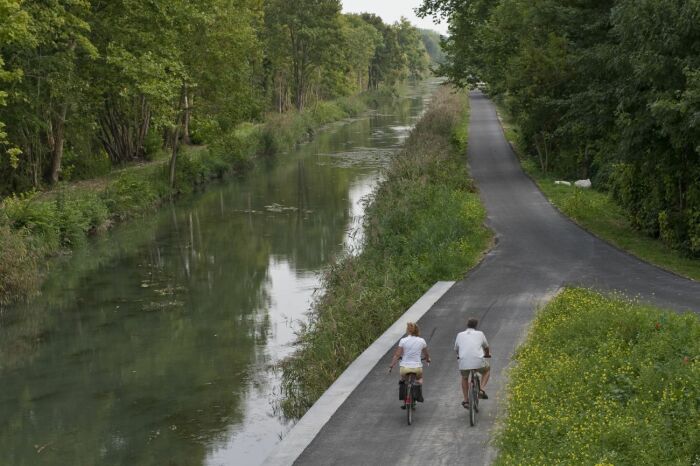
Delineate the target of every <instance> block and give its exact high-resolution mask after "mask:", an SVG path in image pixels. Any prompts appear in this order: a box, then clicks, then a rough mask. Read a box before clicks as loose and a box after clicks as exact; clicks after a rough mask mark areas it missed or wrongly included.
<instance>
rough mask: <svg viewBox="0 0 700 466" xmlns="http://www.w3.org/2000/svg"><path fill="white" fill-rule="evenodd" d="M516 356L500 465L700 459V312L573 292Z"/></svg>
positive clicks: (550, 310) (545, 314) (538, 323)
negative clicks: (670, 310) (699, 318)
mask: <svg viewBox="0 0 700 466" xmlns="http://www.w3.org/2000/svg"><path fill="white" fill-rule="evenodd" d="M515 360H516V365H515V367H514V368H513V369H512V371H511V374H510V383H509V386H508V404H507V418H506V419H505V421H504V424H503V426H502V428H501V431H500V433H499V436H498V446H499V448H500V453H499V457H498V460H497V461H496V463H495V464H497V465H510V464H571V465H579V464H590V465H594V464H596V465H603V464H604V465H608V464H610V465H613V464H614V465H623V464H629V465H645V464H647V465H657V464H678V465H680V464H688V465H689V464H697V462H698V461H699V460H700V424H698V419H699V418H700V405H699V404H698V400H700V321H698V318H697V316H695V315H692V314H686V315H678V314H675V313H672V312H666V311H662V310H660V309H656V308H652V307H648V306H640V305H638V304H635V303H633V302H630V301H628V300H623V299H611V298H607V297H604V296H601V295H599V294H596V293H594V292H592V291H588V290H581V289H569V290H565V291H564V292H562V293H561V294H560V295H559V296H558V297H557V298H555V299H554V300H553V301H552V302H551V303H550V304H549V305H548V306H546V307H545V309H544V310H542V311H541V312H540V314H539V315H538V316H537V318H536V319H535V321H534V324H533V326H532V328H531V330H530V335H529V337H528V340H527V341H526V342H525V344H524V345H523V346H521V347H520V348H519V349H518V351H517V353H516V355H515Z"/></svg>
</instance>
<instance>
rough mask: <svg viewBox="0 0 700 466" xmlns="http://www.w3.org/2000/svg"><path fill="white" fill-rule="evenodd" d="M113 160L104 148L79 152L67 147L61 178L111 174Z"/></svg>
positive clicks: (82, 178) (96, 176)
mask: <svg viewBox="0 0 700 466" xmlns="http://www.w3.org/2000/svg"><path fill="white" fill-rule="evenodd" d="M111 169H112V162H111V161H110V160H109V156H108V155H107V152H105V151H104V150H103V149H100V150H97V151H95V152H88V153H85V154H78V153H76V152H74V151H72V150H70V149H66V151H65V153H64V154H63V161H62V168H61V179H62V180H64V181H72V180H87V179H90V178H98V177H100V176H105V175H107V174H109V172H110V170H111Z"/></svg>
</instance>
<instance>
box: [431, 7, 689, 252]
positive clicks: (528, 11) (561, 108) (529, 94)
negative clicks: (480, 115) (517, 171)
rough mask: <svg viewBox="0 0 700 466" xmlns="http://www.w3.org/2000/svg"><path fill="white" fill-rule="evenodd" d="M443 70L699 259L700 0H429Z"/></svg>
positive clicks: (535, 150)
mask: <svg viewBox="0 0 700 466" xmlns="http://www.w3.org/2000/svg"><path fill="white" fill-rule="evenodd" d="M422 11H423V13H424V14H436V15H442V16H447V17H449V24H450V33H451V35H450V37H449V38H448V39H447V40H446V41H445V42H444V45H445V49H446V53H447V55H448V57H449V62H448V63H446V64H445V65H444V66H443V67H442V70H443V71H444V72H445V73H446V74H447V75H448V76H449V77H450V78H451V79H452V80H453V81H454V82H456V83H460V84H464V85H466V84H474V83H478V82H482V81H483V82H485V83H486V84H487V85H488V87H489V89H490V91H491V92H493V93H494V94H498V95H500V96H501V97H502V98H503V100H504V102H505V104H506V106H507V107H508V109H509V110H510V111H511V112H512V114H513V116H514V118H515V123H516V124H517V126H518V127H519V128H520V131H521V134H520V137H521V139H522V141H521V142H522V144H523V146H524V147H525V148H526V150H527V151H528V152H529V153H532V154H535V158H536V160H537V161H538V163H539V164H540V167H541V169H542V170H543V171H545V172H547V171H552V172H554V173H556V174H558V175H560V176H566V177H568V178H588V177H590V178H592V179H593V181H594V183H595V184H597V185H599V186H602V187H605V188H608V189H610V190H611V191H612V193H613V194H614V196H615V198H616V199H617V201H619V202H620V203H621V204H622V206H623V207H624V208H625V209H626V210H627V211H628V212H629V215H630V218H631V220H632V223H633V224H634V225H635V227H636V228H638V229H641V230H643V231H644V232H646V233H648V234H650V235H652V236H654V237H660V238H661V239H662V240H664V241H665V242H666V243H667V244H669V245H671V246H673V247H675V248H678V249H681V250H684V251H685V252H686V253H689V254H692V255H695V256H698V255H700V145H699V141H700V124H698V123H699V120H698V115H700V27H698V24H700V2H698V1H697V0H643V1H638V0H609V1H600V0H582V1H577V2H569V1H563V0H543V1H537V2H532V1H527V0H498V1H487V0H424V4H423V7H422Z"/></svg>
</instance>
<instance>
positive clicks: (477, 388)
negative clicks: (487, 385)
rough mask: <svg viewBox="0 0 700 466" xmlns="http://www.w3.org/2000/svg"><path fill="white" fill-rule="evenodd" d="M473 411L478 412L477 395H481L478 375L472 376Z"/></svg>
mask: <svg viewBox="0 0 700 466" xmlns="http://www.w3.org/2000/svg"><path fill="white" fill-rule="evenodd" d="M474 382H475V383H474V409H475V410H476V412H477V413H478V412H479V394H480V393H481V377H479V374H476V373H475V374H474Z"/></svg>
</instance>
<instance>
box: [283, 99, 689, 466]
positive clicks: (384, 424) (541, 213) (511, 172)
mask: <svg viewBox="0 0 700 466" xmlns="http://www.w3.org/2000/svg"><path fill="white" fill-rule="evenodd" d="M470 102H471V119H470V130H469V151H468V158H469V163H470V165H471V172H472V175H473V176H474V178H475V180H476V182H477V185H478V186H479V190H480V193H481V197H482V200H483V202H484V204H485V206H486V209H487V212H488V222H489V226H490V227H491V228H493V230H494V231H495V233H496V237H497V241H498V242H497V244H496V246H495V248H494V249H493V250H492V251H491V252H490V253H489V254H488V255H487V257H486V258H485V259H484V261H483V262H482V263H481V264H480V265H479V266H478V267H476V268H475V269H474V270H472V271H471V272H470V273H469V274H468V275H467V277H466V278H465V279H463V280H462V281H460V282H457V283H456V284H455V285H454V286H453V287H452V288H451V289H450V290H449V291H448V292H447V293H446V294H445V295H444V296H443V297H442V298H441V299H440V300H439V301H438V302H437V303H436V304H435V305H434V306H433V307H432V309H431V310H430V311H428V313H426V314H425V316H424V317H423V318H422V319H421V320H420V321H419V323H420V325H421V328H422V329H423V333H424V335H430V334H431V333H432V332H433V329H435V332H434V335H433V337H432V340H431V341H430V349H431V355H432V359H433V363H432V364H431V365H430V367H428V368H427V369H426V379H425V388H424V397H425V399H426V401H425V403H423V404H419V406H418V409H417V410H416V416H415V420H414V423H413V425H412V426H407V425H406V421H405V415H404V412H403V411H402V410H400V409H399V401H398V399H397V398H398V395H397V385H396V383H397V378H396V376H395V374H394V375H387V372H386V368H387V366H388V364H389V361H390V355H389V353H387V355H386V356H385V357H384V358H383V359H382V361H381V362H380V363H378V364H377V365H376V366H375V367H374V368H373V369H372V370H371V371H370V372H369V374H368V375H367V376H366V378H365V379H364V380H363V382H362V383H361V384H360V385H359V387H358V388H357V389H356V390H355V391H353V392H352V394H350V396H349V397H348V399H347V400H346V401H345V403H343V404H342V405H341V407H340V408H339V409H338V410H337V411H336V413H335V414H334V415H333V416H332V417H331V419H330V420H329V421H328V423H327V424H326V425H325V426H324V427H323V429H321V431H320V432H319V434H318V435H317V436H316V438H315V439H314V440H313V441H312V442H311V443H310V444H309V446H308V447H307V448H306V449H305V450H304V452H303V453H302V454H301V455H300V456H299V457H298V459H297V461H296V462H295V464H299V465H330V464H341V465H344V464H348V465H349V464H352V465H380V464H401V465H413V464H415V465H425V464H430V465H453V464H458V463H459V464H464V463H466V464H476V465H481V464H484V465H485V464H489V463H490V462H491V461H492V460H493V458H494V456H495V450H494V448H493V447H492V446H491V445H490V439H491V431H492V430H493V428H494V420H495V418H496V412H497V409H498V408H497V406H498V401H499V400H500V399H502V398H503V386H504V369H506V367H507V365H508V364H509V361H510V358H511V355H512V354H513V351H514V349H515V347H516V346H517V344H518V343H519V342H520V341H521V340H522V338H523V337H524V332H525V330H526V328H527V325H528V323H529V322H530V320H531V319H532V317H533V313H534V311H535V309H536V308H537V306H538V305H539V304H540V303H542V302H543V301H544V300H546V299H547V298H548V297H549V296H551V295H552V293H554V292H556V290H558V289H559V288H560V287H562V286H564V285H581V286H588V287H595V288H598V289H601V290H607V291H609V290H619V291H621V292H624V293H626V294H628V295H631V296H637V297H639V298H640V299H641V300H644V301H649V302H652V303H654V304H657V305H660V306H663V307H667V308H671V309H675V310H679V311H685V310H692V311H694V312H698V310H700V283H697V282H693V281H690V280H686V279H683V278H680V277H678V276H676V275H673V274H671V273H668V272H665V271H663V270H661V269H658V268H656V267H654V266H651V265H649V264H646V263H644V262H642V261H640V260H638V259H636V258H634V257H632V256H631V255H629V254H627V253H625V252H622V251H620V250H618V249H616V248H614V247H612V246H610V245H609V244H607V243H605V242H603V241H601V240H599V239H597V238H596V237H594V236H592V235H590V234H589V233H587V232H586V231H584V230H582V229H581V228H579V227H578V226H576V225H575V224H573V223H572V222H571V221H569V220H568V219H567V218H565V217H564V216H562V215H561V214H560V213H559V212H558V211H557V210H556V209H554V208H553V207H552V206H551V204H549V202H547V200H546V198H545V197H544V196H543V195H542V193H541V192H540V191H539V190H538V189H537V187H536V186H535V185H534V183H533V182H532V180H530V179H529V178H528V177H527V176H526V175H525V174H524V173H523V172H522V170H521V168H520V165H519V163H518V161H517V159H516V157H515V155H514V154H513V152H512V150H511V148H510V146H509V144H508V142H507V141H506V140H505V138H504V136H503V132H502V129H501V126H500V124H499V121H498V118H497V116H496V112H495V109H494V106H493V104H492V103H491V102H490V101H489V100H488V99H487V98H486V97H485V96H484V95H483V94H481V93H478V92H475V93H472V94H471V95H470ZM469 316H476V317H478V318H480V320H481V324H480V328H481V329H482V330H483V331H484V332H485V333H486V335H487V337H488V339H489V343H490V344H491V347H492V349H493V352H494V354H495V355H494V358H493V359H492V362H491V364H492V367H493V377H492V382H491V383H490V384H489V390H488V392H489V393H490V395H491V398H490V399H489V400H486V401H484V402H483V403H482V404H481V408H482V409H481V413H480V418H479V428H476V429H475V428H470V427H469V426H468V420H467V413H466V411H465V410H464V409H463V408H462V407H461V406H460V401H461V393H460V389H459V378H458V373H457V363H456V359H455V356H454V353H453V351H452V346H453V343H454V338H455V336H456V334H457V332H459V331H461V330H463V328H464V323H465V321H466V318H467V317H469Z"/></svg>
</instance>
